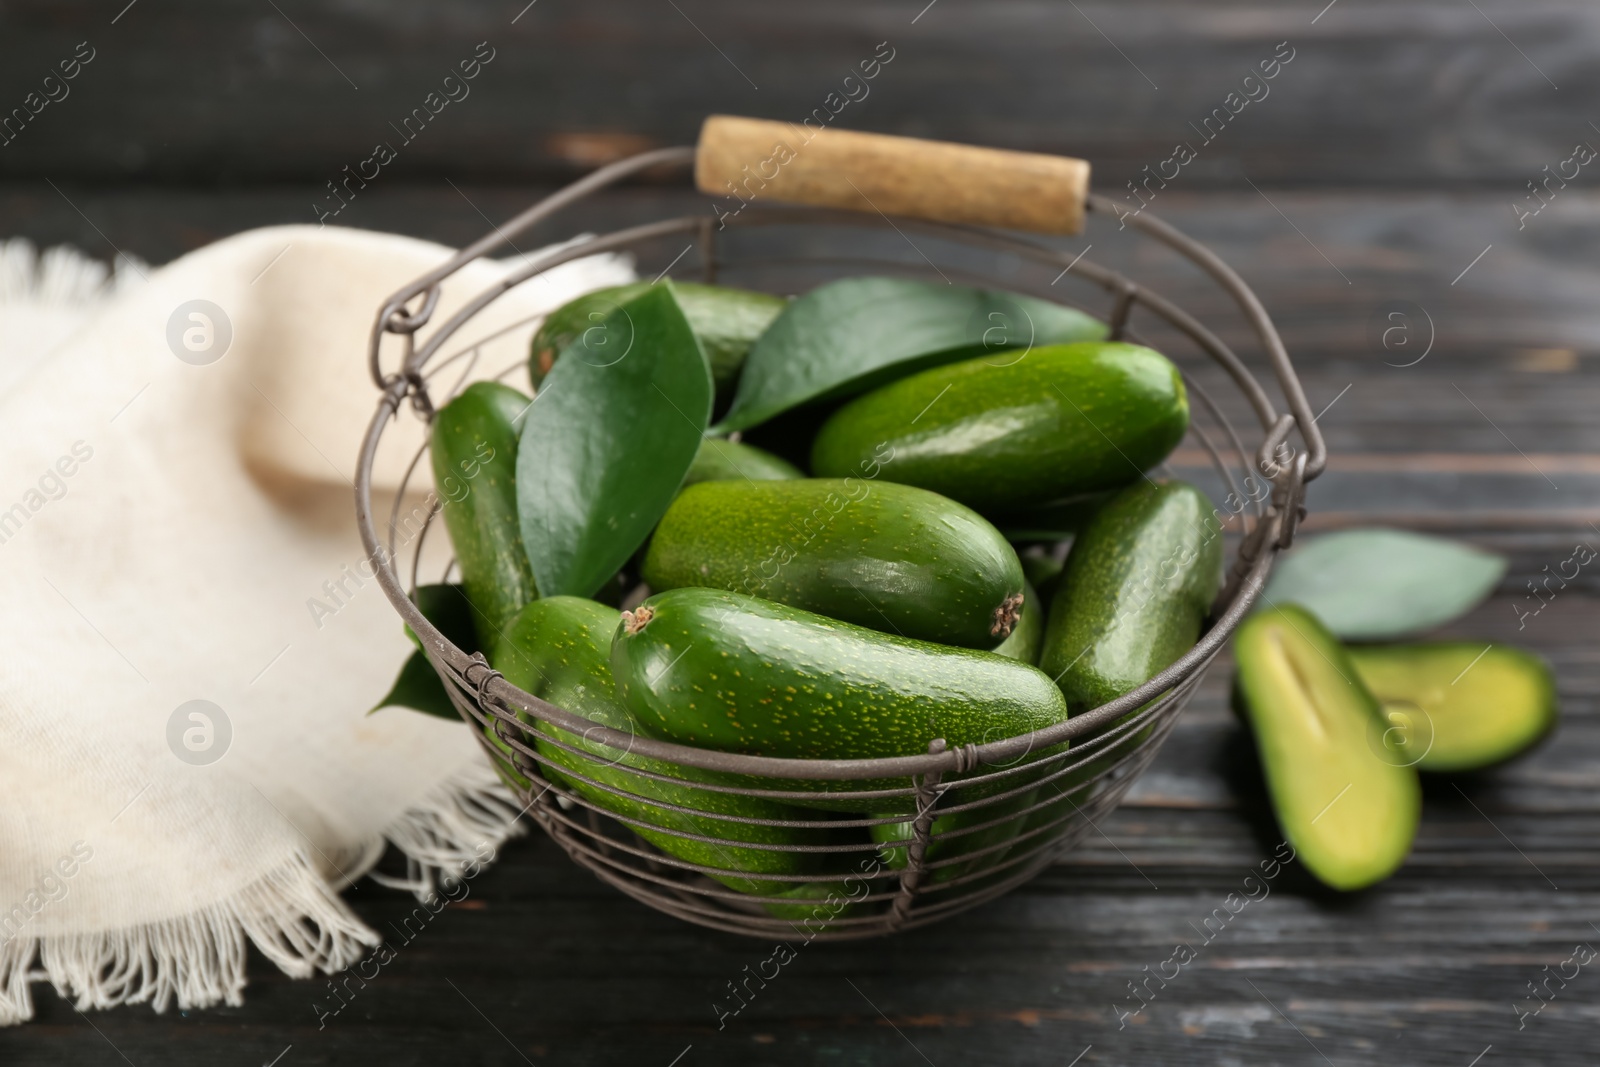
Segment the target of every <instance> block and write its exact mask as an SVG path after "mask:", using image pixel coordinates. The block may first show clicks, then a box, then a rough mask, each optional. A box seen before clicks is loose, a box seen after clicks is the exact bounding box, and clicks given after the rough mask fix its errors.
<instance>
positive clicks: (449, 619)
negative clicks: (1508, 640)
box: [367, 585, 478, 722]
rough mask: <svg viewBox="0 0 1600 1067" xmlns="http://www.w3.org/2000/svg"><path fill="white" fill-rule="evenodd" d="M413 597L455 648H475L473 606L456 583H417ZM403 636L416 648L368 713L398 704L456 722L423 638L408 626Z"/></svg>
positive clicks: (424, 613)
mask: <svg viewBox="0 0 1600 1067" xmlns="http://www.w3.org/2000/svg"><path fill="white" fill-rule="evenodd" d="M413 600H414V602H415V603H416V605H417V610H418V611H420V612H422V616H423V618H425V619H427V620H428V621H429V622H431V623H433V624H434V625H435V626H437V627H438V628H439V632H440V633H442V634H444V636H445V637H446V638H447V639H448V640H449V641H450V642H452V643H453V644H454V645H455V646H456V647H457V648H459V649H461V651H463V652H468V653H471V652H476V651H477V650H478V633H477V629H476V628H475V627H474V626H473V625H472V606H471V605H470V604H469V603H468V602H467V595H466V593H465V592H463V591H462V588H461V587H460V586H459V585H419V586H417V592H416V595H415V596H414V597H413ZM406 636H407V637H409V638H411V643H412V644H414V645H416V646H417V651H415V652H413V653H411V655H410V656H409V657H407V659H406V661H405V664H404V665H403V666H401V668H400V675H399V677H397V678H396V679H395V680H394V685H393V686H392V687H391V688H390V689H389V692H388V694H387V695H386V696H384V698H383V699H382V700H380V701H378V703H377V705H376V706H375V707H373V708H372V710H371V711H369V712H367V714H368V715H371V714H372V712H373V711H378V710H379V709H380V708H388V707H401V708H410V709H411V710H412V711H420V712H422V713H423V714H424V715H437V716H438V717H439V718H441V719H451V720H454V721H457V722H459V721H460V719H461V716H460V715H459V714H458V713H457V712H456V708H455V705H454V704H452V703H450V697H449V695H448V694H447V693H446V692H445V688H444V683H443V682H442V681H440V680H439V672H438V671H436V670H434V669H433V664H431V663H429V662H428V657H427V656H425V655H423V654H422V642H421V641H420V640H418V638H417V635H416V634H415V633H414V632H412V629H411V627H410V626H407V627H406Z"/></svg>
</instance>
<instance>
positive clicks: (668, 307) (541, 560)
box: [517, 282, 712, 597]
mask: <svg viewBox="0 0 1600 1067" xmlns="http://www.w3.org/2000/svg"><path fill="white" fill-rule="evenodd" d="M711 395H712V394H711V371H710V369H709V367H708V365H707V362H706V357H705V353H704V352H703V351H701V348H700V343H699V341H698V340H696V339H695V335H694V331H693V330H691V329H690V328H689V323H688V321H687V320H686V319H685V318H684V315H683V310H682V308H680V307H679V306H678V301H677V298H676V296H674V294H673V291H672V284H671V283H670V282H664V283H662V284H660V285H654V286H651V287H650V289H649V290H647V291H646V292H645V293H644V294H643V295H641V296H638V297H635V298H634V299H632V300H630V301H628V302H627V303H625V304H623V305H622V306H621V307H619V308H617V309H616V310H615V311H613V312H612V313H611V314H610V315H608V316H607V317H606V319H605V321H604V322H603V323H601V324H600V326H599V327H598V328H593V329H589V330H586V331H584V332H583V333H582V334H580V335H578V337H577V338H575V339H574V340H573V341H572V342H571V343H570V344H569V345H568V346H567V347H566V348H564V349H562V351H561V355H560V357H559V358H558V359H557V360H556V362H555V366H554V368H553V369H552V370H551V371H550V374H549V375H548V376H547V377H546V378H545V380H544V384H543V385H542V386H541V387H540V389H539V395H538V396H537V397H535V398H534V403H533V407H532V409H531V410H530V411H529V412H528V421H527V424H526V425H525V426H524V427H523V429H522V443H521V445H520V447H519V448H518V450H517V510H518V512H519V514H520V517H521V521H522V543H523V547H524V548H525V549H526V551H527V553H528V561H529V562H530V563H531V564H532V565H533V576H534V580H535V581H536V582H537V583H538V586H539V590H540V592H541V593H542V594H543V595H545V596H561V595H569V596H585V597H586V596H592V595H593V594H594V592H595V591H596V590H597V589H599V588H600V587H601V586H602V585H603V584H604V583H605V581H606V579H608V578H610V577H611V576H612V575H613V574H615V573H616V572H617V568H619V567H621V566H622V564H623V563H625V562H627V559H628V557H629V556H631V555H632V554H633V553H634V550H635V549H637V548H638V547H639V546H640V545H641V544H643V543H644V539H645V538H646V537H647V536H648V535H649V533H650V531H651V529H653V528H654V527H655V524H656V522H657V520H659V519H660V518H661V516H662V514H663V513H664V512H665V511H666V510H667V505H668V504H670V503H671V502H672V497H673V495H674V494H676V493H677V491H678V485H679V484H680V483H681V482H682V481H683V476H684V473H685V472H686V471H688V469H689V464H690V463H692V462H693V461H694V456H695V452H696V451H698V449H699V447H700V438H701V436H702V435H703V434H704V433H705V428H706V423H707V421H709V419H710V417H711Z"/></svg>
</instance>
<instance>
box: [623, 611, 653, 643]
mask: <svg viewBox="0 0 1600 1067" xmlns="http://www.w3.org/2000/svg"><path fill="white" fill-rule="evenodd" d="M655 617H656V609H655V608H652V607H651V606H650V605H649V604H640V605H639V606H638V607H637V608H636V609H634V610H633V611H624V612H623V613H622V632H623V633H625V634H627V635H628V636H629V637H632V636H633V635H634V634H636V633H638V632H639V631H640V630H643V629H644V628H645V627H646V626H648V625H649V624H650V620H651V619H653V618H655Z"/></svg>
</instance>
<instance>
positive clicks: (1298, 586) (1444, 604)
mask: <svg viewBox="0 0 1600 1067" xmlns="http://www.w3.org/2000/svg"><path fill="white" fill-rule="evenodd" d="M1505 571H1506V561H1505V559H1503V558H1502V557H1500V556H1497V555H1495V554H1494V553H1492V552H1485V551H1483V550H1482V549H1479V548H1474V547H1472V546H1471V545H1464V544H1461V543H1460V542H1458V541H1448V540H1445V539H1443V538H1439V537H1427V536H1424V535H1422V534H1415V533H1408V532H1406V531H1404V530H1387V529H1380V528H1373V529H1363V530H1346V531H1344V532H1341V533H1334V534H1326V535H1324V536H1322V537H1316V538H1310V539H1307V540H1306V541H1305V542H1304V543H1303V544H1300V545H1297V546H1296V547H1295V548H1294V549H1293V550H1291V551H1290V552H1289V553H1288V554H1287V555H1286V556H1284V558H1283V560H1282V561H1281V562H1280V563H1279V564H1278V566H1277V570H1276V572H1275V573H1274V574H1273V576H1272V581H1271V582H1269V583H1268V585H1267V591H1266V594H1265V595H1264V596H1263V597H1262V606H1263V607H1265V606H1270V605H1276V604H1284V603H1289V602H1293V603H1296V604H1300V605H1301V606H1303V607H1306V608H1308V609H1310V611H1311V612H1312V614H1314V615H1316V616H1317V617H1318V618H1319V619H1321V620H1322V621H1323V623H1325V624H1326V625H1327V627H1328V629H1329V630H1331V631H1333V633H1334V634H1335V635H1337V636H1338V637H1341V638H1345V639H1347V640H1368V641H1370V640H1383V639H1388V638H1395V637H1404V636H1407V635H1409V634H1415V633H1420V632H1422V631H1424V630H1431V629H1433V628H1434V627H1436V626H1442V625H1443V624H1445V623H1447V622H1449V621H1451V620H1452V619H1455V618H1458V617H1460V616H1461V615H1464V614H1466V613H1467V612H1468V611H1470V610H1471V609H1472V607H1473V606H1474V605H1475V604H1477V603H1478V602H1479V601H1481V600H1482V599H1483V598H1484V597H1486V596H1488V595H1489V593H1490V591H1492V590H1493V589H1494V587H1495V585H1496V584H1497V583H1498V582H1499V581H1500V578H1501V576H1502V575H1504V574H1505Z"/></svg>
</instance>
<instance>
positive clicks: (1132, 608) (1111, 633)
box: [1028, 481, 1222, 829]
mask: <svg viewBox="0 0 1600 1067" xmlns="http://www.w3.org/2000/svg"><path fill="white" fill-rule="evenodd" d="M1221 583H1222V527H1221V524H1220V523H1219V522H1218V521H1217V516H1216V509H1215V508H1214V507H1213V506H1212V504H1211V501H1210V500H1209V499H1207V497H1206V495H1205V494H1204V493H1202V492H1200V490H1198V489H1196V488H1195V487H1194V486H1192V485H1189V484H1188V483H1186V482H1179V481H1171V482H1166V483H1162V484H1159V485H1158V484H1156V483H1153V482H1147V481H1142V482H1139V483H1138V484H1137V485H1132V486H1129V487H1128V488H1127V489H1124V490H1123V491H1122V492H1120V493H1118V494H1117V495H1116V496H1115V497H1113V498H1112V499H1111V501H1110V502H1109V503H1107V504H1106V505H1105V507H1104V508H1102V509H1101V510H1100V511H1099V512H1097V513H1096V514H1095V517H1094V518H1093V519H1092V520H1090V522H1089V525H1088V526H1087V527H1085V528H1084V530H1083V532H1082V533H1081V534H1079V535H1078V538H1077V540H1076V541H1074V542H1073V545H1072V551H1071V552H1070V553H1069V554H1068V556H1067V565H1066V569H1065V570H1063V571H1062V574H1061V579H1060V584H1059V586H1058V587H1057V590H1056V595H1055V598H1054V599H1053V600H1052V601H1051V604H1050V618H1049V622H1048V623H1047V624H1046V626H1045V633H1044V650H1043V652H1042V653H1041V654H1040V659H1039V666H1040V668H1041V669H1042V670H1043V671H1044V672H1045V673H1046V674H1048V675H1050V676H1051V677H1052V678H1055V679H1056V684H1057V685H1058V686H1060V687H1061V692H1062V695H1064V696H1065V697H1066V698H1067V706H1068V707H1069V708H1071V709H1072V714H1074V715H1079V714H1082V713H1083V712H1085V711H1090V710H1092V709H1094V708H1097V707H1099V706H1100V705H1102V704H1104V703H1106V702H1107V701H1109V700H1114V699H1116V698H1117V697H1119V696H1121V695H1122V694H1124V693H1127V692H1130V691H1132V690H1134V689H1137V688H1138V687H1139V686H1141V685H1143V684H1144V683H1145V682H1147V681H1149V680H1150V679H1151V678H1153V677H1154V676H1155V675H1157V674H1159V673H1161V671H1162V670H1164V669H1166V668H1167V667H1168V666H1170V665H1171V664H1172V662H1173V661H1174V660H1176V659H1177V658H1178V657H1179V656H1182V655H1183V654H1184V653H1185V652H1187V651H1189V649H1191V648H1193V647H1194V644H1195V642H1196V641H1198V640H1199V639H1200V627H1201V626H1202V625H1203V624H1204V622H1205V618H1206V615H1207V613H1208V612H1209V611H1210V610H1211V601H1212V599H1213V598H1214V597H1215V596H1216V594H1217V589H1218V587H1219V586H1220V585H1221ZM1142 710H1143V708H1139V709H1135V710H1134V711H1132V712H1129V713H1128V715H1125V716H1123V717H1122V718H1120V719H1118V720H1117V722H1115V723H1112V724H1110V725H1109V726H1107V727H1106V729H1108V730H1109V729H1111V728H1113V727H1115V726H1116V725H1117V724H1118V723H1121V722H1125V721H1127V719H1128V718H1129V717H1131V716H1133V715H1136V714H1138V713H1139V711H1142ZM1150 729H1151V728H1150V727H1149V726H1146V727H1143V728H1142V729H1139V730H1137V731H1135V732H1133V733H1132V734H1129V735H1128V736H1126V737H1124V738H1122V739H1120V740H1118V741H1117V742H1115V743H1114V744H1112V745H1111V746H1109V747H1107V748H1106V749H1104V750H1103V754H1102V755H1101V756H1100V758H1098V759H1096V760H1094V761H1092V762H1090V763H1088V764H1086V765H1085V766H1084V767H1083V768H1081V769H1080V770H1078V771H1074V772H1073V773H1072V774H1070V775H1066V776H1064V777H1062V778H1060V779H1058V780H1056V781H1055V782H1051V783H1047V784H1046V785H1045V786H1044V787H1043V790H1041V792H1043V791H1045V790H1052V789H1053V790H1055V791H1056V792H1061V791H1064V790H1068V789H1071V788H1072V787H1073V786H1074V785H1076V784H1078V783H1080V782H1083V781H1085V780H1087V779H1088V778H1090V777H1092V776H1094V775H1095V774H1097V773H1099V772H1100V771H1101V770H1103V769H1104V768H1105V767H1107V766H1109V765H1110V764H1112V763H1115V762H1116V761H1118V760H1120V759H1122V758H1123V757H1124V756H1126V755H1127V754H1128V753H1129V752H1131V751H1132V750H1133V749H1134V748H1136V747H1137V746H1138V745H1139V744H1141V743H1142V742H1143V741H1144V739H1145V738H1146V737H1148V736H1149V735H1150ZM1074 796H1075V798H1076V800H1077V802H1079V803H1081V802H1082V799H1083V797H1084V796H1087V793H1086V792H1084V791H1082V790H1080V791H1079V793H1078V794H1075V795H1074ZM1070 800H1071V798H1069V799H1067V800H1063V801H1061V802H1060V803H1058V804H1053V805H1051V806H1049V807H1047V808H1043V809H1041V810H1040V811H1039V813H1038V814H1037V815H1036V816H1035V818H1034V819H1032V820H1030V823H1029V826H1028V829H1033V828H1034V827H1036V826H1040V825H1044V824H1046V823H1052V822H1054V821H1055V820H1057V819H1059V818H1061V816H1062V815H1064V814H1066V813H1067V812H1069V811H1070V810H1071V809H1070V808H1069V807H1068V804H1069V803H1070ZM1063 825H1064V824H1063Z"/></svg>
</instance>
